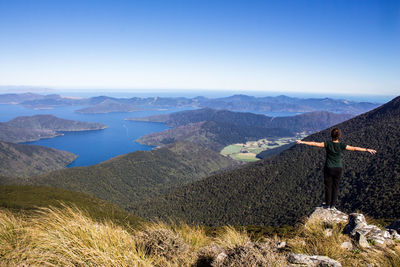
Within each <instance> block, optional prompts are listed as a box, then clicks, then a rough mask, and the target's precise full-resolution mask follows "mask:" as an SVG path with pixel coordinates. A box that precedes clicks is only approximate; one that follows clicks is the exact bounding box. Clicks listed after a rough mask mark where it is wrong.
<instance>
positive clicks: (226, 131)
mask: <svg viewBox="0 0 400 267" xmlns="http://www.w3.org/2000/svg"><path fill="white" fill-rule="evenodd" d="M351 117H352V115H349V114H334V113H330V112H310V113H305V114H301V115H297V116H292V117H277V118H273V117H268V116H265V115H261V114H253V113H242V112H232V111H228V110H214V109H209V108H205V109H199V110H189V111H181V112H176V113H172V114H167V115H156V116H150V117H145V118H132V119H129V120H144V121H154V122H164V123H166V124H168V125H169V126H172V127H176V128H173V129H169V130H165V131H163V132H159V133H151V134H148V135H145V136H143V137H141V138H140V139H138V140H137V142H139V143H143V144H146V145H154V146H162V145H165V144H169V143H172V142H175V141H178V140H179V141H181V140H185V141H190V142H193V143H196V144H199V145H203V146H207V147H209V148H211V149H214V150H215V151H220V150H221V149H222V148H223V147H225V146H227V145H230V144H234V143H245V142H247V141H250V140H258V139H262V138H266V137H288V136H295V135H296V133H301V132H307V133H310V132H316V131H318V130H321V129H324V128H327V127H329V126H331V125H334V124H336V123H339V122H342V121H344V120H346V119H349V118H351Z"/></svg>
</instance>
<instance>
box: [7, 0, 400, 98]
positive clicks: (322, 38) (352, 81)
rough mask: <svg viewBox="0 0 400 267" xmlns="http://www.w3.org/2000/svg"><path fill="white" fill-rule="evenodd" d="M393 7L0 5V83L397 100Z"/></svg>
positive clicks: (282, 2)
mask: <svg viewBox="0 0 400 267" xmlns="http://www.w3.org/2000/svg"><path fill="white" fill-rule="evenodd" d="M399 14H400V0H398V1H386V0H358V1H355V0H319V1H314V0H275V1H252V0H247V1H246V0H243V1H236V0H227V1H223V0H196V1H194V0H180V1H178V0H158V1H157V0H143V1H135V0H125V1H118V0H108V1H104V0H76V1H75V0H0V85H30V86H46V87H55V88H65V89H73V88H89V89H91V88H92V89H94V88H102V89H107V88H115V89H148V90H151V89H188V90H199V89H204V90H246V91H249V90H250V91H282V92H285V91H289V92H311V93H313V92H317V93H323V92H331V93H333V92H335V93H353V94H390V95H398V94H399V93H400V15H399Z"/></svg>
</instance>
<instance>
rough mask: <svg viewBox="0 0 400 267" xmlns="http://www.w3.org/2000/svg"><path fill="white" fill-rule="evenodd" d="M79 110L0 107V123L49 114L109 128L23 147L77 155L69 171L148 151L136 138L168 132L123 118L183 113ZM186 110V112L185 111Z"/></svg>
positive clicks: (153, 125) (160, 126)
mask: <svg viewBox="0 0 400 267" xmlns="http://www.w3.org/2000/svg"><path fill="white" fill-rule="evenodd" d="M79 108H81V107H80V106H67V107H57V108H54V109H49V110H33V109H29V108H25V107H23V106H19V105H4V104H3V105H0V121H1V122H6V121H9V120H11V119H13V118H15V117H18V116H32V115H37V114H52V115H54V116H57V117H59V118H63V119H69V120H77V121H86V122H100V123H103V124H105V125H107V126H108V128H107V129H104V130H98V131H84V132H68V133H65V135H63V136H58V137H55V138H50V139H41V140H39V141H35V142H29V143H26V144H34V145H40V146H46V147H52V148H56V149H60V150H66V151H69V152H72V153H74V154H76V155H78V158H77V159H76V160H75V161H74V162H73V163H71V164H70V165H69V166H68V167H77V166H89V165H93V164H97V163H100V162H102V161H105V160H108V159H110V158H113V157H115V156H118V155H121V154H126V153H130V152H133V151H138V150H151V149H152V148H153V147H152V146H146V145H142V144H139V143H136V142H135V140H136V139H138V138H139V137H141V136H143V135H145V134H149V133H153V132H159V131H163V130H165V129H168V127H167V126H166V125H165V124H163V123H154V122H135V121H125V120H124V119H126V118H131V117H144V116H149V115H155V114H166V113H171V112H176V111H180V110H183V109H179V108H170V109H168V110H146V111H135V112H126V113H108V114H79V113H76V112H74V111H75V110H77V109H79ZM185 109H188V108H185Z"/></svg>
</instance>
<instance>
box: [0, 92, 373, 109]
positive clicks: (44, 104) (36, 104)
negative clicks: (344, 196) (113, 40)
mask: <svg viewBox="0 0 400 267" xmlns="http://www.w3.org/2000/svg"><path fill="white" fill-rule="evenodd" d="M107 100H109V101H111V102H112V103H113V104H111V103H109V102H108V101H107ZM103 101H106V102H105V103H104V104H101V103H102V102H103ZM0 103H3V104H21V105H24V106H27V107H31V108H52V107H56V106H66V105H83V106H87V107H86V108H83V109H81V110H80V111H78V112H82V113H107V112H129V111H132V109H138V108H139V109H141V108H149V107H153V108H169V107H192V108H206V107H208V108H213V109H226V110H232V111H257V112H301V113H304V112H311V111H329V112H334V113H350V114H361V113H363V112H366V111H369V110H371V109H373V108H376V107H377V106H378V104H376V103H369V102H356V101H349V100H344V99H332V98H296V97H288V96H284V95H281V96H276V97H254V96H247V95H233V96H230V97H221V98H206V97H203V96H198V97H194V98H185V97H146V98H141V97H132V98H113V97H108V96H98V97H92V98H78V97H66V96H61V95H57V94H51V95H37V94H3V95H0ZM117 103H118V104H120V105H117ZM92 108H93V109H92Z"/></svg>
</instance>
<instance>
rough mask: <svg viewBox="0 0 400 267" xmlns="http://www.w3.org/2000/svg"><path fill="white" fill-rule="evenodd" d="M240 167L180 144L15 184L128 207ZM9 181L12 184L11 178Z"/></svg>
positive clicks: (186, 144)
mask: <svg viewBox="0 0 400 267" xmlns="http://www.w3.org/2000/svg"><path fill="white" fill-rule="evenodd" d="M236 164H237V163H235V162H234V161H233V160H231V159H229V158H227V157H224V156H222V155H220V154H218V153H216V152H214V151H212V150H209V149H206V148H202V147H199V146H196V145H194V144H191V143H185V142H179V143H174V144H172V145H169V146H167V147H163V148H160V149H155V150H152V151H136V152H132V153H129V154H125V155H121V156H118V157H115V158H113V159H110V160H107V161H105V162H102V163H100V164H96V165H92V166H88V167H74V168H69V169H63V170H58V171H53V172H49V173H46V174H43V175H39V176H35V177H31V178H29V179H28V180H26V179H23V180H20V181H18V180H17V179H14V184H17V183H24V184H35V185H49V186H55V187H61V188H66V189H70V190H74V191H79V192H85V193H90V194H92V195H94V196H96V197H99V198H101V199H105V200H108V201H110V202H113V203H116V204H118V205H120V206H121V207H125V206H127V205H131V204H132V203H136V202H138V201H140V200H144V199H147V198H152V197H155V196H156V195H158V194H160V193H165V192H168V190H170V189H171V188H174V187H176V186H178V185H183V184H185V183H188V182H193V181H196V180H198V179H200V178H203V177H207V176H209V175H211V174H212V173H214V172H217V171H221V170H225V169H229V168H232V167H233V166H236ZM0 182H1V179H0ZM6 182H7V183H9V179H7V180H6Z"/></svg>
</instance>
